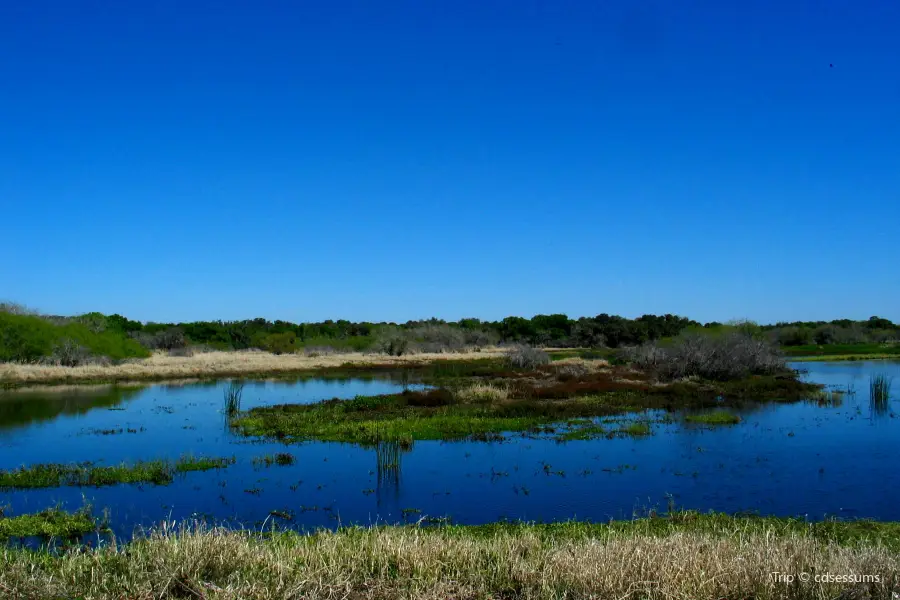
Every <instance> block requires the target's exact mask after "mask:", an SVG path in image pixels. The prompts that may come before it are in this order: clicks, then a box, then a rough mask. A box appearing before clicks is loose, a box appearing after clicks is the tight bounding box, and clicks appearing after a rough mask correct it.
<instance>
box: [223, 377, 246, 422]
mask: <svg viewBox="0 0 900 600" xmlns="http://www.w3.org/2000/svg"><path fill="white" fill-rule="evenodd" d="M243 394H244V384H243V382H239V381H232V382H231V383H229V384H228V387H227V388H225V415H226V416H228V417H229V418H232V417H235V416H237V415H238V413H240V412H241V396H243Z"/></svg>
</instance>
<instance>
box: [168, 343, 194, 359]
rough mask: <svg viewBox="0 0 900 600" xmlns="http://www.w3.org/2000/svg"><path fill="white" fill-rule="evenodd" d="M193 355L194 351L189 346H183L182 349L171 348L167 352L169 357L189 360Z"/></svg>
mask: <svg viewBox="0 0 900 600" xmlns="http://www.w3.org/2000/svg"><path fill="white" fill-rule="evenodd" d="M193 355H194V349H193V348H191V347H190V346H185V347H184V348H172V349H171V350H169V356H180V357H183V358H189V357H191V356H193Z"/></svg>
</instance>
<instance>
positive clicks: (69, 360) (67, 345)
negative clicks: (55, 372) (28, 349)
mask: <svg viewBox="0 0 900 600" xmlns="http://www.w3.org/2000/svg"><path fill="white" fill-rule="evenodd" d="M90 357H91V353H90V352H88V351H87V349H86V348H84V347H83V346H81V345H80V344H78V342H76V341H75V340H73V339H71V338H64V339H63V340H62V341H60V342H59V343H58V344H56V345H55V346H54V347H53V351H52V352H51V354H50V360H51V361H52V362H53V363H54V364H58V365H60V366H63V367H77V366H78V365H83V364H85V363H86V362H88V361H89V359H90Z"/></svg>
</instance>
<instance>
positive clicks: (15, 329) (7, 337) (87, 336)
mask: <svg viewBox="0 0 900 600" xmlns="http://www.w3.org/2000/svg"><path fill="white" fill-rule="evenodd" d="M64 340H71V343H73V344H75V345H77V346H80V347H82V348H84V349H85V351H86V352H87V353H88V354H89V355H92V356H95V357H98V356H106V357H109V358H110V359H113V360H122V359H124V358H143V357H146V356H149V355H150V353H149V352H148V351H147V349H146V348H144V347H143V346H141V345H140V344H139V343H137V342H136V341H135V340H132V339H129V338H127V337H125V336H124V335H122V334H121V333H120V332H116V331H101V332H96V331H92V330H91V329H89V328H88V327H87V326H85V325H84V324H83V323H78V322H75V321H69V322H66V323H64V324H62V325H54V324H53V323H52V322H50V321H48V320H47V319H45V318H43V317H39V316H35V315H29V314H13V313H10V312H0V361H18V362H35V361H38V360H41V359H49V360H50V361H51V362H52V361H53V360H54V356H53V354H54V350H55V349H56V348H57V347H59V346H60V345H61V344H63V342H64ZM63 352H64V353H65V352H67V351H66V350H64V351H63Z"/></svg>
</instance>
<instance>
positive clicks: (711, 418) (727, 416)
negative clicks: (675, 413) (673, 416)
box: [684, 410, 741, 425]
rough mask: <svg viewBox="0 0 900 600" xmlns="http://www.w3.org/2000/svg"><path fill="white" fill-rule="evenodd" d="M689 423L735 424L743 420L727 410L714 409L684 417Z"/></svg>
mask: <svg viewBox="0 0 900 600" xmlns="http://www.w3.org/2000/svg"><path fill="white" fill-rule="evenodd" d="M684 420H685V421H687V422H688V423H702V424H704V425H735V424H737V423H740V422H741V418H740V417H739V416H737V415H735V414H733V413H730V412H728V411H727V410H714V411H712V412H708V413H702V414H699V415H688V416H686V417H685V418H684Z"/></svg>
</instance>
